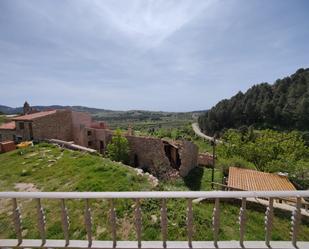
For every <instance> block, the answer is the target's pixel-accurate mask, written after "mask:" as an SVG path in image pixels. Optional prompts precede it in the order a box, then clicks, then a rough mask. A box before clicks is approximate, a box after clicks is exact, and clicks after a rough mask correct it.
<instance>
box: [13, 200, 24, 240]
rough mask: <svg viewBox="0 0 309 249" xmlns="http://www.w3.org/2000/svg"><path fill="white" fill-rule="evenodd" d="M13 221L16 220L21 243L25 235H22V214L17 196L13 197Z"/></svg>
mask: <svg viewBox="0 0 309 249" xmlns="http://www.w3.org/2000/svg"><path fill="white" fill-rule="evenodd" d="M13 222H14V228H15V233H16V237H17V239H18V245H20V244H21V243H22V242H23V237H22V227H21V214H20V210H19V207H18V205H17V200H16V198H13Z"/></svg>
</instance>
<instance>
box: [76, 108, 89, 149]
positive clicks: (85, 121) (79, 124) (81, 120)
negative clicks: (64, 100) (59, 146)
mask: <svg viewBox="0 0 309 249" xmlns="http://www.w3.org/2000/svg"><path fill="white" fill-rule="evenodd" d="M71 115H72V132H73V140H74V143H76V144H79V145H82V146H87V141H85V136H84V132H83V130H84V129H85V127H90V126H91V124H92V118H91V116H90V115H89V114H88V113H84V112H74V111H72V112H71Z"/></svg>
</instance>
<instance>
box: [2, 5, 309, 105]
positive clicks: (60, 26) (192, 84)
mask: <svg viewBox="0 0 309 249" xmlns="http://www.w3.org/2000/svg"><path fill="white" fill-rule="evenodd" d="M308 13H309V1H306V0H304V1H299V0H295V1H294V0H286V1H281V0H276V1H275V0H272V1H269V0H251V1H247V0H229V1H227V0H223V1H213V0H192V1H189V0H185V1H182V0H175V1H170V0H162V1H161V0H157V1H147V0H140V1H135V0H132V1H130V0H127V1H123V0H119V1H115V0H111V1H107V0H97V1H95V0H93V1H91V0H89V1H83V0H71V1H66V0H64V1H54V0H50V1H47V0H35V1H34V0H27V1H19V0H1V1H0V89H1V92H2V94H1V100H0V104H3V105H9V106H20V105H22V103H23V101H24V100H28V101H29V102H30V103H31V104H33V105H50V104H63V105H85V106H90V107H100V108H106V109H115V110H128V109H148V110H164V111H191V110H202V109H207V108H210V107H211V106H212V105H214V104H216V102H217V101H219V100H221V99H222V98H229V97H231V96H232V95H234V94H236V93H237V92H238V91H239V90H242V91H245V90H246V89H248V88H249V87H250V86H252V85H253V84H256V83H261V82H270V83H272V82H274V81H275V80H276V79H277V78H282V77H284V76H287V75H289V74H291V73H294V72H295V71H296V70H297V69H298V68H300V67H309V15H308Z"/></svg>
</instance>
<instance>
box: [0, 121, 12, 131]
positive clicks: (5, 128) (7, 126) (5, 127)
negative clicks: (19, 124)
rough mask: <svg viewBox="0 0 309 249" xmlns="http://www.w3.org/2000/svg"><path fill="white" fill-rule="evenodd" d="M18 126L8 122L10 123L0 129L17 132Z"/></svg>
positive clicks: (0, 126)
mask: <svg viewBox="0 0 309 249" xmlns="http://www.w3.org/2000/svg"><path fill="white" fill-rule="evenodd" d="M15 128H16V126H15V122H14V121H13V122H8V123H4V124H2V125H0V129H1V130H15Z"/></svg>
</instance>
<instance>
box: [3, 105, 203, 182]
mask: <svg viewBox="0 0 309 249" xmlns="http://www.w3.org/2000/svg"><path fill="white" fill-rule="evenodd" d="M112 136H113V131H112V130H109V129H108V128H107V126H106V124H105V123H104V122H94V121H93V120H92V119H91V116H90V115H89V114H87V113H82V112H75V111H72V110H50V111H42V112H37V113H32V114H26V115H22V116H17V117H14V118H13V119H12V122H9V123H5V124H3V125H0V141H6V140H11V141H12V140H13V141H15V142H20V141H27V140H33V141H41V140H45V139H58V140H64V141H73V142H74V143H75V144H77V145H81V146H85V147H89V148H92V149H95V150H97V151H98V152H100V153H101V154H105V153H106V147H107V144H108V143H110V141H111V140H112ZM125 136H126V138H127V139H128V142H129V148H130V164H131V165H132V166H134V167H138V168H142V169H144V170H145V171H148V172H150V173H152V174H153V175H155V176H158V177H160V176H162V175H166V174H167V173H169V172H170V171H177V172H178V173H179V174H180V175H181V176H186V175H187V174H188V172H189V171H190V170H191V169H192V168H194V167H196V166H197V156H198V149H197V146H196V145H194V144H193V143H191V142H189V141H171V140H164V139H159V138H153V137H145V136H135V135H133V132H132V131H129V132H128V133H127V134H125Z"/></svg>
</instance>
